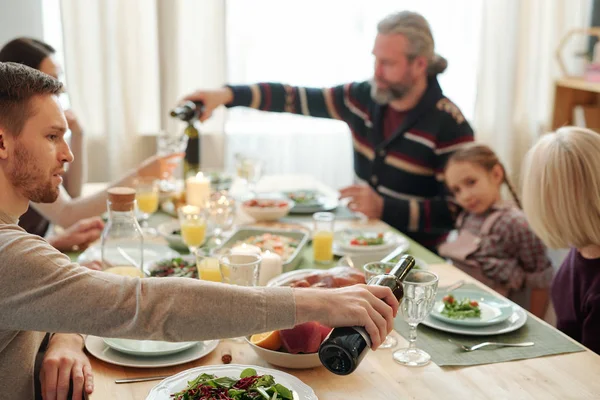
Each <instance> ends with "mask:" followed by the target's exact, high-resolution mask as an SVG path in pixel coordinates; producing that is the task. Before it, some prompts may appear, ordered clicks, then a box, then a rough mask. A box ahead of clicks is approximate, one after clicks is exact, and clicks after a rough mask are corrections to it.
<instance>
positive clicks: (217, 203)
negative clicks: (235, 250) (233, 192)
mask: <svg viewBox="0 0 600 400" xmlns="http://www.w3.org/2000/svg"><path fill="white" fill-rule="evenodd" d="M208 218H209V220H210V222H211V223H212V224H214V231H213V238H214V241H215V244H216V245H217V246H219V245H220V244H221V243H222V236H223V232H225V231H227V230H229V229H231V227H232V226H233V221H234V219H235V200H234V198H233V197H231V196H230V195H229V194H228V193H227V192H226V191H219V192H213V193H212V194H211V195H210V197H209V199H208Z"/></svg>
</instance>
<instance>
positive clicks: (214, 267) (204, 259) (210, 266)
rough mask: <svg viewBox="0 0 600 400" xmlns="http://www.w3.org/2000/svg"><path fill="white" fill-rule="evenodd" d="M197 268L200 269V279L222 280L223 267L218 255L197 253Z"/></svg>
mask: <svg viewBox="0 0 600 400" xmlns="http://www.w3.org/2000/svg"><path fill="white" fill-rule="evenodd" d="M196 268H197V269H198V279H201V280H203V281H211V282H222V281H223V277H222V276H221V268H220V266H219V259H218V258H216V257H209V256H204V255H202V254H200V253H197V254H196Z"/></svg>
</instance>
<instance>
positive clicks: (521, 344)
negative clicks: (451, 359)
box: [448, 339, 535, 351]
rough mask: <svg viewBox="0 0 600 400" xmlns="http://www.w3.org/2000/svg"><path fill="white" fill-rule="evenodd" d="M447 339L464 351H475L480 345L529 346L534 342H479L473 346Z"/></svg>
mask: <svg viewBox="0 0 600 400" xmlns="http://www.w3.org/2000/svg"><path fill="white" fill-rule="evenodd" d="M448 341H449V342H450V343H452V344H455V345H457V346H458V347H460V348H461V349H463V350H464V351H475V350H477V349H481V348H482V347H486V346H498V347H529V346H533V345H534V344H535V343H533V342H523V343H497V342H483V343H479V344H476V345H473V346H466V345H464V344H462V343H458V342H455V341H454V340H452V339H448Z"/></svg>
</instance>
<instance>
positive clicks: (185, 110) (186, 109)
mask: <svg viewBox="0 0 600 400" xmlns="http://www.w3.org/2000/svg"><path fill="white" fill-rule="evenodd" d="M203 112H204V103H202V102H201V101H198V102H193V101H187V102H185V103H183V104H181V105H179V106H177V107H175V108H174V109H172V110H171V117H173V118H177V119H180V120H182V121H184V122H187V126H186V128H185V131H184V134H185V135H187V137H188V142H187V147H186V149H185V157H184V159H183V174H184V178H187V177H188V176H191V175H196V174H197V173H198V172H199V171H200V152H201V142H200V132H199V131H198V128H196V121H197V120H198V118H199V117H200V116H201V115H202V113H203Z"/></svg>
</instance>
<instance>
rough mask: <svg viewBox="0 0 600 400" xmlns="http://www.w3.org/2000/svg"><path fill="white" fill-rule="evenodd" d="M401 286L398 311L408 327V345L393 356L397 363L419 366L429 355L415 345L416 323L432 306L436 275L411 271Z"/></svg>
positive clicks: (426, 360)
mask: <svg viewBox="0 0 600 400" xmlns="http://www.w3.org/2000/svg"><path fill="white" fill-rule="evenodd" d="M403 286H404V297H403V298H402V303H401V304H400V311H401V312H402V316H403V318H404V320H405V321H406V322H407V323H408V325H409V327H410V331H409V336H408V347H407V348H405V349H400V350H396V351H395V352H394V354H393V358H394V361H396V362H397V363H399V364H402V365H406V366H409V367H420V366H423V365H426V364H427V363H428V362H429V360H430V359H431V356H430V355H429V354H427V353H426V352H425V351H423V350H421V349H418V348H417V346H416V341H417V325H419V323H420V322H421V321H423V320H424V319H425V318H426V317H427V316H428V315H429V313H430V312H431V309H432V308H433V304H434V303H435V295H436V293H437V287H438V277H437V275H436V274H434V273H433V272H429V271H411V272H409V273H408V276H407V277H406V278H405V279H404V282H403Z"/></svg>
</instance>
